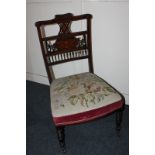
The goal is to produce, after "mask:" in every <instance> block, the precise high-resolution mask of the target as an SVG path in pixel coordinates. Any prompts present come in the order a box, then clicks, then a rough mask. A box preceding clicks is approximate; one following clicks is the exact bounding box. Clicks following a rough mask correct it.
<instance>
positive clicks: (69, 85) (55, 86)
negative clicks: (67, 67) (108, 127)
mask: <svg viewBox="0 0 155 155" xmlns="http://www.w3.org/2000/svg"><path fill="white" fill-rule="evenodd" d="M50 90H51V108H52V114H53V115H54V116H56V117H59V116H62V115H63V116H65V115H71V114H76V113H80V112H84V111H89V110H92V109H96V108H100V107H103V106H106V105H108V104H112V103H114V102H117V101H119V100H121V96H120V95H119V94H118V93H117V92H116V91H115V90H114V89H113V88H112V87H111V86H109V85H108V84H107V83H106V82H105V81H104V80H103V79H101V78H99V77H98V76H97V75H95V74H92V73H82V74H77V75H72V76H68V77H64V78H59V79H56V80H54V81H53V82H52V84H51V89H50Z"/></svg>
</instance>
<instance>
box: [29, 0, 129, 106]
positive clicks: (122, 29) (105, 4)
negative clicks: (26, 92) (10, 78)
mask: <svg viewBox="0 0 155 155" xmlns="http://www.w3.org/2000/svg"><path fill="white" fill-rule="evenodd" d="M68 12H71V13H73V14H75V15H79V14H84V13H90V14H92V15H93V20H92V42H93V60H94V71H95V73H96V74H97V75H99V76H101V77H102V78H104V79H105V80H107V81H108V82H109V83H111V84H112V85H113V86H114V87H115V88H117V89H118V90H119V91H120V92H122V93H123V94H124V96H125V98H126V102H127V104H129V99H128V96H129V86H128V84H129V79H128V78H129V57H128V54H129V35H128V25H129V23H128V19H129V17H128V13H129V11H128V0H27V59H26V61H27V64H26V70H27V74H26V75H27V77H26V78H27V80H31V81H35V82H39V83H44V84H48V80H47V74H46V71H45V67H44V63H43V58H42V55H41V49H40V45H39V40H38V36H37V31H36V28H35V26H34V23H35V22H36V21H38V20H46V19H52V18H54V16H55V14H63V13H68ZM78 26H79V25H78ZM76 27H77V26H76V25H75V28H76ZM81 27H82V25H81ZM87 70H88V67H87V61H86V60H82V62H81V61H80V62H79V61H77V62H70V63H67V64H63V65H57V66H55V67H54V71H55V73H56V77H61V76H66V75H71V74H74V73H79V72H84V71H87Z"/></svg>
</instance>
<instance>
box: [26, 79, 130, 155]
mask: <svg viewBox="0 0 155 155" xmlns="http://www.w3.org/2000/svg"><path fill="white" fill-rule="evenodd" d="M26 92H27V94H26V98H27V107H26V111H27V116H26V117H27V119H26V123H27V155H62V154H63V153H61V150H60V148H59V144H58V140H57V136H56V131H55V127H54V124H53V122H52V119H51V117H50V98H49V87H48V86H46V85H42V84H38V83H35V82H30V81H27V82H26ZM122 126H123V128H122V135H121V137H120V138H119V137H117V135H116V132H115V115H114V114H112V115H110V116H108V117H105V118H102V119H98V120H96V121H92V122H89V123H84V124H80V125H74V126H68V127H66V132H65V133H66V146H67V153H66V155H128V154H129V107H128V106H126V107H125V111H124V117H123V124H122Z"/></svg>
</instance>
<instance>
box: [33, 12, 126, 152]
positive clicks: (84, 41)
mask: <svg viewBox="0 0 155 155" xmlns="http://www.w3.org/2000/svg"><path fill="white" fill-rule="evenodd" d="M91 19H92V15H90V14H84V15H79V16H74V15H73V14H71V13H67V14H64V15H56V16H55V18H54V19H52V20H46V21H38V22H36V23H35V25H36V27H37V30H38V36H39V41H40V45H41V50H42V55H43V58H44V63H45V67H46V71H47V75H48V79H49V83H50V97H51V112H52V114H51V117H52V118H53V121H54V124H55V126H56V130H57V135H58V140H59V143H60V147H61V148H62V150H63V152H65V151H66V147H65V133H64V127H65V126H67V125H73V124H79V123H83V122H87V121H90V120H94V119H97V118H100V117H103V116H106V115H108V114H111V113H113V112H116V129H117V130H116V131H118V132H119V131H120V129H121V122H122V112H123V109H124V104H125V99H124V97H123V95H122V94H121V93H120V92H118V91H117V90H116V89H115V88H113V87H112V86H111V85H110V84H108V83H107V82H106V81H105V80H103V79H102V78H100V77H98V76H97V75H95V74H94V70H93V59H92V42H91ZM78 20H86V31H79V32H72V31H71V24H72V23H73V22H74V21H78ZM54 24H58V25H59V27H60V29H59V33H58V34H57V35H55V36H48V37H47V36H45V32H44V28H45V27H46V26H49V25H51V26H52V25H54ZM80 59H88V65H89V72H85V73H81V74H76V75H71V76H67V77H62V78H58V79H55V78H54V76H53V72H52V70H51V67H52V66H53V65H57V64H60V63H66V62H69V61H76V60H80Z"/></svg>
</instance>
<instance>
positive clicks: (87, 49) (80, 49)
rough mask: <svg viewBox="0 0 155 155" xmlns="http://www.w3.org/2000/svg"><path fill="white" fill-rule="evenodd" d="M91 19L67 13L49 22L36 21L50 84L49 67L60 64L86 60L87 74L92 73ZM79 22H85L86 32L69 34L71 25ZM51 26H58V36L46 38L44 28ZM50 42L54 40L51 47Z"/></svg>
mask: <svg viewBox="0 0 155 155" xmlns="http://www.w3.org/2000/svg"><path fill="white" fill-rule="evenodd" d="M91 19H92V15H91V14H83V15H78V16H73V14H71V13H67V14H64V15H56V16H55V18H54V19H51V20H45V21H38V22H36V23H35V25H36V27H37V32H38V37H39V41H40V46H41V50H42V55H43V59H44V63H45V67H46V71H47V75H48V80H49V82H50V83H51V82H52V80H53V77H52V75H51V71H50V66H53V65H56V64H60V63H65V62H69V61H74V60H80V59H88V66H89V72H91V73H94V69H93V59H92V40H91ZM79 20H86V31H78V32H71V29H70V26H71V23H72V22H73V21H79ZM53 24H58V25H59V27H60V30H59V33H58V35H56V36H48V37H46V36H45V31H44V27H45V26H48V25H53ZM77 36H82V37H83V38H82V39H81V40H80V39H78V38H76V37H77ZM52 40H55V42H54V44H52V45H51V44H50V42H49V41H52Z"/></svg>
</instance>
